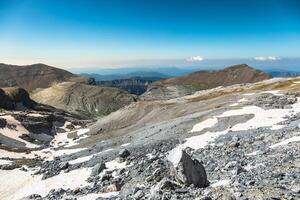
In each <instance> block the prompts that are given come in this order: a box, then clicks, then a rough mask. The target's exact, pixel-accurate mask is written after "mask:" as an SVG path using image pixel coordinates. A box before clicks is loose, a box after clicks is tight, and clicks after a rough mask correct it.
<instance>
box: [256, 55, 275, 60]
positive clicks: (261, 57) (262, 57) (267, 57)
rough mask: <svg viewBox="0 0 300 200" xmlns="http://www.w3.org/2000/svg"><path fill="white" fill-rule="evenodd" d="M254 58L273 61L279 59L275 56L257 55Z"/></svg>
mask: <svg viewBox="0 0 300 200" xmlns="http://www.w3.org/2000/svg"><path fill="white" fill-rule="evenodd" d="M254 59H255V60H259V61H274V60H280V58H278V57H275V56H257V57H255V58H254Z"/></svg>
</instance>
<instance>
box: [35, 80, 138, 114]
mask: <svg viewBox="0 0 300 200" xmlns="http://www.w3.org/2000/svg"><path fill="white" fill-rule="evenodd" d="M32 98H33V99H34V100H35V101H37V102H39V103H42V104H47V105H50V106H53V107H55V108H59V109H62V110H66V111H68V112H71V113H74V114H79V115H84V116H86V117H99V116H104V115H107V114H109V113H111V112H113V111H116V110H118V109H119V108H121V107H123V106H125V105H128V104H130V103H131V102H133V101H135V100H136V97H135V96H134V95H131V94H129V93H127V92H125V91H122V90H119V89H117V88H109V87H100V86H91V85H86V84H83V83H76V82H64V83H59V84H56V85H53V86H51V87H49V88H47V89H44V90H41V91H38V92H36V93H34V94H32Z"/></svg>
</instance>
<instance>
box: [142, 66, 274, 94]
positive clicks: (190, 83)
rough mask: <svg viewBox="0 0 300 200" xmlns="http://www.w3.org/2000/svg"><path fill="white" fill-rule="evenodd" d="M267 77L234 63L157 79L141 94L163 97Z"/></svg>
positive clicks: (260, 72) (257, 71) (267, 77)
mask: <svg viewBox="0 0 300 200" xmlns="http://www.w3.org/2000/svg"><path fill="white" fill-rule="evenodd" d="M269 78H271V76H270V75H268V74H266V73H264V72H262V71H259V70H256V69H254V68H252V67H249V66H248V65H246V64H242V65H234V66H231V67H228V68H225V69H224V70H212V71H199V72H194V73H191V74H189V75H187V76H183V77H177V78H170V79H166V80H162V81H157V82H155V83H153V84H152V85H151V86H150V87H149V89H148V91H147V92H146V93H145V94H144V95H143V96H144V97H145V98H148V99H161V98H163V99H165V98H172V97H178V96H183V95H186V94H190V93H193V92H195V91H199V90H205V89H210V88H215V87H218V86H229V85H234V84H242V83H255V82H258V81H262V80H266V79H269Z"/></svg>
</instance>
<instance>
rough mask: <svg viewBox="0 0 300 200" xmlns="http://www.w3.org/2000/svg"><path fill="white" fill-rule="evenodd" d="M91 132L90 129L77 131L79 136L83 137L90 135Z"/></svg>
mask: <svg viewBox="0 0 300 200" xmlns="http://www.w3.org/2000/svg"><path fill="white" fill-rule="evenodd" d="M89 131H90V129H89V128H84V129H79V130H77V135H78V136H81V135H84V134H86V133H88V132H89Z"/></svg>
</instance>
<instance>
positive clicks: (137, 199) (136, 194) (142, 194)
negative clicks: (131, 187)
mask: <svg viewBox="0 0 300 200" xmlns="http://www.w3.org/2000/svg"><path fill="white" fill-rule="evenodd" d="M144 195H145V194H144V192H143V191H142V190H138V191H137V192H136V193H135V194H134V195H133V198H134V199H136V200H139V199H141V198H142V197H143V196H144Z"/></svg>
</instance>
